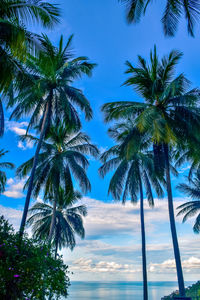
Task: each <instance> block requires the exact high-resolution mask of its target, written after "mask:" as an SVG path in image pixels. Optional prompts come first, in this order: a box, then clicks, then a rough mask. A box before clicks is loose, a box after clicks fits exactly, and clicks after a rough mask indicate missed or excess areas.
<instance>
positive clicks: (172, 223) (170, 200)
mask: <svg viewBox="0 0 200 300" xmlns="http://www.w3.org/2000/svg"><path fill="white" fill-rule="evenodd" d="M163 147H164V154H165V170H166V183H167V195H168V209H169V219H170V227H171V234H172V242H173V248H174V257H175V262H176V271H177V277H178V286H179V294H180V296H183V297H184V296H185V286H184V279H183V271H182V265H181V257H180V251H179V245H178V238H177V233H176V224H175V217H174V207H173V198H172V187H171V178H170V167H169V147H168V145H167V144H164V146H163Z"/></svg>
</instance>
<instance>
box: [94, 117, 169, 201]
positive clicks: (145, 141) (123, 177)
mask: <svg viewBox="0 0 200 300" xmlns="http://www.w3.org/2000/svg"><path fill="white" fill-rule="evenodd" d="M109 133H110V135H111V137H113V138H114V139H115V141H116V142H117V145H116V146H113V147H111V148H110V149H109V150H108V151H105V152H104V153H103V154H102V156H101V160H102V162H103V165H102V166H101V167H100V169H99V173H100V175H101V176H102V177H104V176H105V175H106V174H107V173H108V172H109V171H114V174H113V176H112V178H111V180H110V185H109V191H108V192H109V193H111V194H112V195H113V197H114V198H115V199H116V200H120V199H121V197H122V203H125V201H126V200H127V198H128V197H129V196H130V198H131V201H132V202H136V201H137V196H138V192H139V189H140V178H142V181H143V183H144V185H145V190H146V195H147V199H148V201H149V204H150V205H151V206H153V205H154V200H153V192H152V188H151V185H152V186H153V187H154V188H155V190H156V193H157V194H158V196H160V197H161V196H162V195H163V192H162V188H161V185H160V183H159V180H158V178H157V177H156V174H155V170H154V163H153V154H152V152H150V151H149V150H148V148H149V143H150V140H149V138H148V135H146V134H141V133H140V132H139V130H138V129H137V128H136V127H134V124H133V122H132V121H131V120H130V119H129V120H128V121H126V122H121V123H119V124H117V125H115V126H113V127H112V128H111V129H110V130H109Z"/></svg>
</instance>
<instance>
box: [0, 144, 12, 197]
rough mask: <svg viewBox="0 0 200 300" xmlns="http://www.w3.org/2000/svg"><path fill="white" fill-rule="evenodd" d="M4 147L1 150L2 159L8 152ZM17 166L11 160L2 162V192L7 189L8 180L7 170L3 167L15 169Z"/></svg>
mask: <svg viewBox="0 0 200 300" xmlns="http://www.w3.org/2000/svg"><path fill="white" fill-rule="evenodd" d="M7 152H8V151H5V150H4V149H1V150H0V159H1V158H2V157H3V156H4V155H5V154H6V153H7ZM14 167H15V166H14V164H12V163H10V162H0V169H1V170H0V194H2V193H3V192H4V191H5V185H6V181H7V176H6V172H5V171H3V170H2V169H13V168H14Z"/></svg>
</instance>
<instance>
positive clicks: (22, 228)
mask: <svg viewBox="0 0 200 300" xmlns="http://www.w3.org/2000/svg"><path fill="white" fill-rule="evenodd" d="M49 108H50V105H49V102H47V105H46V108H45V112H44V118H43V122H42V128H41V133H40V139H39V142H38V145H37V148H36V151H35V156H34V160H33V167H32V170H31V175H30V181H29V185H28V191H27V195H26V201H25V205H24V211H23V216H22V220H21V225H20V230H19V235H20V237H22V236H23V234H24V228H25V224H26V219H27V214H28V208H29V204H30V198H31V193H32V190H33V180H34V176H35V169H36V167H37V163H38V156H39V152H40V148H41V145H42V142H43V139H44V135H45V131H46V123H47V117H48V114H49Z"/></svg>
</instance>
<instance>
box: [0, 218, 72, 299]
mask: <svg viewBox="0 0 200 300" xmlns="http://www.w3.org/2000/svg"><path fill="white" fill-rule="evenodd" d="M68 273H69V272H68V267H67V266H66V265H65V264H64V263H63V261H62V257H58V258H57V259H55V258H54V253H53V251H52V250H50V249H49V247H48V246H47V245H45V244H44V242H41V241H38V240H35V239H31V238H28V237H27V236H24V237H23V238H22V239H20V238H19V235H18V234H17V233H15V232H14V229H13V227H12V226H11V225H9V223H8V221H6V220H5V219H4V217H3V216H1V217H0V299H1V300H4V299H6V300H11V299H12V300H17V299H20V300H21V299H27V300H28V299H45V296H48V295H49V294H50V291H51V293H52V294H51V295H52V296H53V299H54V297H55V299H59V298H60V297H61V296H65V297H66V296H67V288H68V286H69V284H70V283H69V277H68V275H67V274H68Z"/></svg>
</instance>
